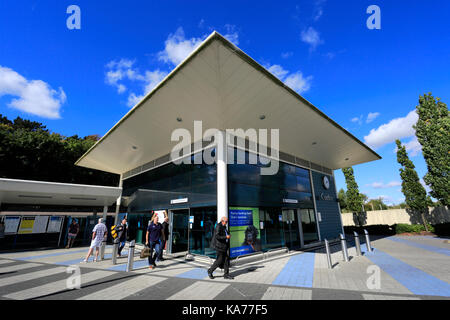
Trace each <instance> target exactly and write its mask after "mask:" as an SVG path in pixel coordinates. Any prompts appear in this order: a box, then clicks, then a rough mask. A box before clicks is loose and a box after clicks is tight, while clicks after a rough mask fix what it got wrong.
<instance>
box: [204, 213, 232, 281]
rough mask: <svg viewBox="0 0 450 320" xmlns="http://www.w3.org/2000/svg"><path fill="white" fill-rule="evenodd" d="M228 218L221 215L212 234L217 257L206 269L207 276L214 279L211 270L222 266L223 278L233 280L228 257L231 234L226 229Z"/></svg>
mask: <svg viewBox="0 0 450 320" xmlns="http://www.w3.org/2000/svg"><path fill="white" fill-rule="evenodd" d="M227 223H228V218H227V217H222V219H220V223H218V224H217V226H216V229H215V230H214V236H213V239H212V241H211V243H212V246H213V247H214V248H215V249H216V253H217V258H216V261H214V263H213V265H212V266H211V267H210V268H209V269H208V277H209V278H210V279H214V276H213V272H214V270H216V269H217V267H219V266H220V267H222V266H223V268H224V276H223V277H224V279H229V280H233V279H234V278H233V277H232V276H230V257H229V256H228V249H229V248H230V238H231V235H230V233H229V232H228V230H227Z"/></svg>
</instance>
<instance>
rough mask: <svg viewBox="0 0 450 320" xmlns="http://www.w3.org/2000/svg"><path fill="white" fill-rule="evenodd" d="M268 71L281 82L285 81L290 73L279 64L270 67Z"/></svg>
mask: <svg viewBox="0 0 450 320" xmlns="http://www.w3.org/2000/svg"><path fill="white" fill-rule="evenodd" d="M267 70H268V71H269V72H270V73H272V74H273V75H274V76H276V77H277V78H278V79H280V80H282V79H284V77H285V76H286V75H287V74H288V73H289V71H287V70H284V69H283V67H282V66H280V65H279V64H274V65H272V66H269V67H268V68H267Z"/></svg>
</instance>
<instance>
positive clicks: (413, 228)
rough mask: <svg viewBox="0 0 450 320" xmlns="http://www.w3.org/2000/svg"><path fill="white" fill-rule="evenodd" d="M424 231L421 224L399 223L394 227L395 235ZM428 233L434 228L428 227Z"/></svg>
mask: <svg viewBox="0 0 450 320" xmlns="http://www.w3.org/2000/svg"><path fill="white" fill-rule="evenodd" d="M422 231H426V230H425V227H424V226H423V225H422V224H404V223H399V224H396V225H395V233H396V234H399V233H414V232H422ZM428 231H429V232H434V228H433V226H431V225H428Z"/></svg>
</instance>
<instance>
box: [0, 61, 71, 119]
mask: <svg viewBox="0 0 450 320" xmlns="http://www.w3.org/2000/svg"><path fill="white" fill-rule="evenodd" d="M3 95H11V96H16V97H18V98H15V99H13V100H12V101H11V102H10V103H9V104H8V106H9V107H11V108H15V109H18V110H21V111H23V112H27V113H30V114H34V115H37V116H40V117H44V118H50V119H58V118H60V117H61V116H60V108H61V105H62V104H63V103H65V102H66V100H67V96H66V94H65V92H64V91H63V89H62V88H61V87H59V88H58V90H54V89H52V88H51V87H50V85H49V84H47V83H46V82H44V81H42V80H27V79H26V78H24V77H23V76H21V75H20V74H19V73H17V72H16V71H14V70H12V69H10V68H7V67H2V66H0V97H1V96H3Z"/></svg>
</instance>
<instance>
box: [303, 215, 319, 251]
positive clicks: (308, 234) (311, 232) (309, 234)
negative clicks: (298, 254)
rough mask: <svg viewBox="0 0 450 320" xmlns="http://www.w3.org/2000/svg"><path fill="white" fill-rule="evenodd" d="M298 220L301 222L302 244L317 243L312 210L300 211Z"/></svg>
mask: <svg viewBox="0 0 450 320" xmlns="http://www.w3.org/2000/svg"><path fill="white" fill-rule="evenodd" d="M300 219H301V221H302V231H303V242H304V244H309V243H311V242H316V241H319V236H318V234H317V222H316V216H315V214H314V209H300Z"/></svg>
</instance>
